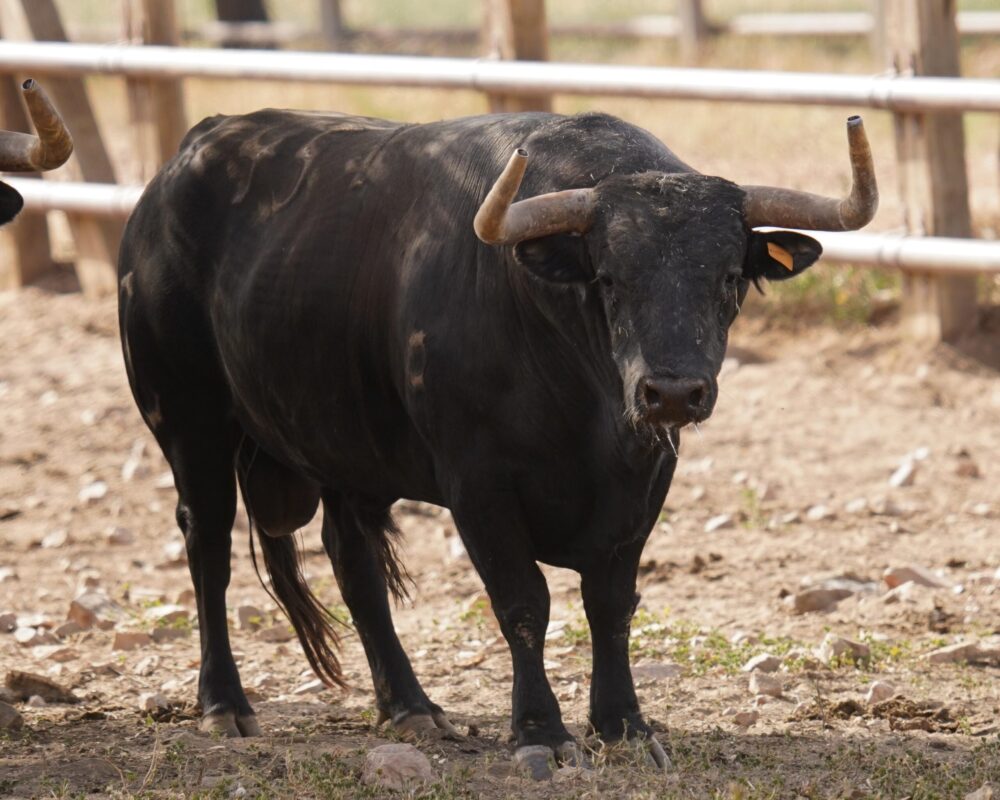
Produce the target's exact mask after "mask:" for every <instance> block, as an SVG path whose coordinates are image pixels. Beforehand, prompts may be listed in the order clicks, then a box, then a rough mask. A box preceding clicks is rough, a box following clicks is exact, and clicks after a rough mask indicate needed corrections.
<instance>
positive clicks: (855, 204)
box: [743, 117, 878, 231]
mask: <svg viewBox="0 0 1000 800" xmlns="http://www.w3.org/2000/svg"><path fill="white" fill-rule="evenodd" d="M847 141H848V144H849V146H850V153H851V172H852V175H853V185H852V186H851V192H850V194H848V195H847V197H844V198H841V199H837V198H833V197H821V196H820V195H816V194H810V193H809V192H799V191H796V190H794V189H779V188H776V187H774V186H744V187H743V190H744V191H745V192H746V195H747V196H746V202H745V204H744V212H745V215H746V220H747V224H748V225H749V226H750V227H751V228H755V227H758V226H760V225H773V226H775V227H783V228H804V229H806V230H813V231H854V230H857V229H858V228H863V227H864V226H865V225H867V224H868V223H869V222H871V221H872V217H874V216H875V211H876V210H877V209H878V184H877V183H876V181H875V165H874V163H873V162H872V151H871V147H869V145H868V137H867V136H866V135H865V126H864V123H863V122H862V121H861V117H848V119H847Z"/></svg>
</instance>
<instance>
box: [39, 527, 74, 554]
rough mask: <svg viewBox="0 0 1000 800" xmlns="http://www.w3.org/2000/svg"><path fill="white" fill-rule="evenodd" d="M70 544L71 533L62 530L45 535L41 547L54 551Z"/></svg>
mask: <svg viewBox="0 0 1000 800" xmlns="http://www.w3.org/2000/svg"><path fill="white" fill-rule="evenodd" d="M69 542H70V538H69V531H66V530H64V529H62V528H60V529H58V530H54V531H49V532H48V533H47V534H45V536H43V537H42V541H41V546H42V547H44V548H46V549H49V550H54V549H56V548H57V547H65V546H66V545H67V544H69Z"/></svg>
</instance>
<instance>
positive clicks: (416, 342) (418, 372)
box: [406, 331, 427, 389]
mask: <svg viewBox="0 0 1000 800" xmlns="http://www.w3.org/2000/svg"><path fill="white" fill-rule="evenodd" d="M426 338H427V334H426V333H424V331H414V332H413V333H411V334H410V338H409V341H408V342H407V348H406V376H407V379H408V380H409V383H410V386H411V387H412V388H414V389H423V388H424V368H425V367H426V366H427V348H426V347H424V340H425V339H426Z"/></svg>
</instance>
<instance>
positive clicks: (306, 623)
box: [248, 514, 347, 687]
mask: <svg viewBox="0 0 1000 800" xmlns="http://www.w3.org/2000/svg"><path fill="white" fill-rule="evenodd" d="M248 516H250V559H251V561H252V562H253V568H254V572H256V573H257V577H258V578H259V579H260V582H261V584H262V585H263V586H264V590H265V591H266V592H267V593H268V594H269V595H270V596H271V599H272V600H274V601H275V602H276V603H277V604H278V605H279V606H280V607H281V610H282V611H284V612H285V614H286V615H287V616H288V619H289V620H291V623H292V627H294V628H295V633H296V634H297V635H298V637H299V642H300V643H301V645H302V649H303V650H304V651H305V654H306V658H307V659H308V661H309V665H310V666H311V667H312V668H313V671H314V672H315V673H316V675H317V676H318V677H319V679H320V680H322V681H323V682H324V683H325V684H327V685H328V686H331V687H333V686H340V687H346V685H347V684H346V683H345V681H344V676H343V672H342V671H341V669H340V660H339V659H338V658H337V653H336V649H337V648H338V647H339V646H340V636H339V635H338V634H337V630H336V628H335V627H334V626H335V625H336V624H343V623H342V622H341V621H340V620H338V619H337V618H336V617H335V616H334V615H333V614H331V613H330V611H329V609H327V608H326V606H324V605H323V604H322V603H321V602H320V601H319V599H318V598H317V597H316V595H314V594H313V593H312V592H311V591H310V589H309V586H308V585H307V584H306V580H305V576H304V575H303V574H302V564H301V561H300V559H299V551H298V548H297V547H296V542H295V536H294V535H293V536H282V537H278V538H274V537H271V536H267V535H264V536H258V537H257V539H258V540H259V542H260V549H261V553H262V554H263V556H264V568H265V569H266V570H267V574H268V576H269V577H270V579H271V587H272V588H273V591H272V590H271V589H270V588H268V586H267V583H266V582H265V581H264V579H263V577H262V576H261V574H260V569H259V568H258V565H257V552H256V550H255V548H254V533H253V532H254V527H255V526H254V521H253V516H252V515H249V514H248Z"/></svg>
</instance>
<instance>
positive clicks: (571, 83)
mask: <svg viewBox="0 0 1000 800" xmlns="http://www.w3.org/2000/svg"><path fill="white" fill-rule="evenodd" d="M17 2H18V0H9V2H8V3H7V4H8V5H10V4H15V5H16V4H17ZM323 2H324V7H323V9H324V13H326V12H327V11H328V9H327V6H328V5H330V4H331V3H332V4H336V0H323ZM483 2H484V4H485V8H486V9H487V10H488V11H489V14H488V15H487V19H488V20H489V24H488V25H487V26H486V27H487V30H486V31H485V32H484V35H483V41H484V50H485V51H486V52H487V53H489V54H491V55H493V56H494V57H492V58H480V59H470V58H431V57H415V56H390V55H355V54H345V53H324V52H287V51H283V52H276V51H273V50H242V49H237V50H232V49H225V50H222V49H200V48H184V47H176V46H163V45H162V43H171V42H176V41H177V40H178V37H177V35H176V30H175V28H176V22H174V21H173V15H172V14H165V13H163V8H162V4H164V3H166V4H168V5H170V4H171V0H129V5H128V7H129V8H130V9H131V11H130V14H131V23H132V24H131V26H130V28H129V30H128V31H127V33H128V36H129V39H130V40H131V41H136V40H138V41H141V42H145V44H125V45H86V44H70V43H67V42H65V41H45V42H37V41H11V40H10V38H11V37H10V34H9V32H8V30H7V28H8V25H7V22H6V18H5V19H4V23H3V24H4V35H5V37H6V40H5V41H2V42H0V73H4V72H6V73H23V72H30V73H32V74H34V75H43V76H45V75H48V76H53V77H52V79H53V80H66V79H70V78H74V79H79V78H81V77H82V76H86V75H91V74H110V75H116V76H120V77H123V78H124V79H125V80H126V81H127V82H128V85H129V86H130V87H131V88H130V93H129V102H130V109H131V110H132V112H133V114H134V116H136V117H137V118H140V119H142V120H143V121H144V123H145V124H146V125H147V127H148V128H149V130H151V131H155V130H156V129H159V130H160V131H161V133H160V139H161V141H160V145H163V144H164V141H165V140H167V139H170V138H174V139H175V138H176V131H175V130H174V129H176V128H177V125H176V124H173V125H168V124H163V123H164V122H165V121H166V120H165V118H166V117H168V116H173V117H174V118H175V119H176V118H177V117H178V113H179V111H180V110H182V107H183V98H182V94H181V83H180V81H181V79H183V78H214V79H234V80H270V81H304V82H321V83H335V84H344V85H356V86H386V87H389V86H393V87H401V86H405V87H425V88H435V89H452V90H459V89H461V90H471V91H477V92H482V93H484V94H486V95H487V97H488V98H490V102H491V104H493V105H494V106H495V107H497V108H518V109H522V108H545V107H548V104H549V103H550V97H551V96H552V95H555V94H573V95H594V96H618V97H641V98H662V99H675V100H676V99H692V100H693V99H697V100H711V101H727V102H747V103H764V102H766V103H793V104H814V105H829V106H849V107H851V108H852V109H859V108H875V109H884V110H888V111H890V112H892V114H893V116H894V118H895V121H896V125H895V126H894V127H895V132H896V158H897V162H898V166H899V173H900V175H901V192H902V196H903V201H904V210H905V218H906V227H907V231H908V233H909V234H911V235H909V236H898V235H891V234H890V235H886V234H867V233H865V234H860V233H853V234H819V235H818V236H817V238H819V239H820V240H821V241H822V242H823V243H824V246H825V249H826V252H827V257H828V258H831V259H837V260H845V261H851V262H855V263H862V264H871V265H881V266H893V267H897V268H899V269H900V270H902V271H903V275H904V277H903V305H904V320H905V321H907V324H908V327H909V328H910V329H911V330H912V332H913V333H915V334H916V335H918V336H921V337H926V338H948V337H949V336H951V335H953V334H954V333H956V332H957V330H958V328H959V327H960V326H962V325H964V324H966V323H967V322H968V320H969V319H970V318H974V316H975V303H976V286H975V278H974V277H969V275H970V274H972V273H983V272H990V273H996V272H997V271H998V262H1000V243H991V242H975V241H970V240H969V239H967V238H959V237H968V236H971V224H970V212H969V208H968V201H967V196H968V190H967V180H966V175H965V164H964V155H963V154H964V137H963V134H962V123H961V117H960V112H963V111H986V112H1000V80H994V79H974V80H973V79H961V78H959V77H958V28H957V25H958V24H961V25H963V26H965V27H966V28H967V29H970V30H971V29H975V30H977V32H988V31H991V30H993V28H992V27H991V26H993V25H994V23H998V22H1000V14H994V13H968V14H962V15H958V16H957V17H956V14H955V10H954V4H953V3H952V2H950V0H873V6H874V9H873V11H874V13H873V14H870V15H863V14H862V15H853V16H851V15H844V14H839V15H838V14H794V15H777V16H775V15H769V16H770V17H771V20H770V21H771V22H772V23H775V24H773V25H772V26H771V27H770V28H768V27H767V26H766V25H765V26H763V27H761V28H758V29H757V30H758V31H759V32H761V33H764V32H765V31H766V32H767V33H770V34H776V35H784V34H789V35H791V34H792V33H793V32H795V33H796V35H797V34H800V33H806V32H810V29H809V25H810V24H813V23H816V24H817V26H818V27H820V26H822V25H825V27H823V29H822V31H820V30H816V31H815V32H816V33H820V32H822V34H823V35H827V34H830V33H846V32H848V30H849V29H850V30H852V31H854V32H857V33H862V32H869V33H873V34H874V39H873V41H875V40H877V41H878V45H877V47H878V48H879V52H881V53H882V55H883V58H884V61H885V63H886V67H887V70H886V72H884V73H882V74H876V75H835V74H823V73H800V72H774V71H742V70H720V69H692V68H668V67H631V66H617V65H616V66H610V65H595V64H570V63H552V62H545V61H527V60H524V59H525V58H536V59H541V58H545V57H546V53H547V38H548V32H549V31H548V26H547V24H546V17H545V8H544V0H483ZM677 2H678V15H677V17H676V18H675V19H674V20H673V23H672V24H673V30H674V33H676V34H677V35H679V36H681V45H682V51H683V52H684V53H685V55H686V57H687V58H688V59H689V60H690V59H692V58H693V57H694V55H695V54H696V51H697V46H698V42H699V41H701V40H704V39H706V38H707V37H709V36H711V35H714V34H716V33H718V32H719V31H720V26H718V25H713V24H712V23H711V22H709V21H708V20H706V18H705V15H704V12H703V9H702V3H701V0H677ZM20 3H21V6H22V7H23V8H24V13H25V14H26V15H28V17H29V18H30V17H31V16H33V15H34V16H37V15H38V14H39V13H42V12H41V11H40V9H43V10H44V14H45V15H47V16H48V17H51V18H57V16H58V12H57V11H56V10H55V8H56V7H55V4H54V0H20ZM753 16H754V15H749V16H743V17H737V18H734V22H733V23H731V24H730V25H729V28H730V29H732V28H733V25H734V24H735V27H736V28H737V29H739V28H740V24H736V23H735V20H739V19H741V18H742V19H744V21H745V20H746V19H751V18H753ZM779 17H780V18H781V19H780V20H779ZM793 17H794V18H795V19H792V18H793ZM862 17H866V20H862V19H861V18H862ZM338 19H339V23H338V24H339V30H340V35H347V33H348V32H349V30H350V27H349V25H346V24H345V23H344V21H343V20H342V19H340V17H339V14H338ZM656 19H657V20H660V22H657V23H655V24H660V23H661V22H662V19H661V18H656ZM781 20H784V22H782V23H781V24H777V23H778V22H781ZM817 20H822V23H817ZM678 21H680V22H678ZM834 21H836V22H837V24H836V25H834V24H832V23H833V22H834ZM633 23H635V20H632V21H629V22H628V23H626V24H627V25H632V24H633ZM681 23H683V24H681ZM650 24H653V23H652V22H651V23H650ZM783 26H784V27H783ZM852 26H853V27H852ZM997 28H998V29H1000V25H998V26H997ZM862 29H863V30H862ZM665 30H666V28H665V27H664V28H661V32H663V31H665ZM742 31H743V33H746V34H750V33H753V32H754V28H753V25H749V24H747V25H744V26H743V29H742ZM137 32H138V33H137ZM14 38H21V39H32V38H36V37H33V36H32V35H31V32H30V31H29V33H28V35H26V36H20V37H14ZM45 38H46V39H64V38H65V35H64V34H62V35H59V36H46V37H45ZM505 59H511V60H505ZM159 86H166V87H173V88H171V90H170V91H169V92H167V93H166V94H164V93H162V92H158V89H157V87H159ZM153 95H156V96H160V97H167V98H169V102H162V101H161V102H159V103H154V104H152V106H151V104H150V97H152V96H153ZM57 101H58V98H57ZM151 108H158V109H159V112H157V111H152V112H151V110H150V109H151ZM157 113H160V114H161V115H162V116H163V117H164V119H159V120H158V119H156V118H155V117H156V114H157ZM67 121H68V122H69V124H70V127H71V128H72V129H73V130H74V132H76V130H77V126H76V125H75V123H76V120H74V119H69V118H68V120H67ZM91 127H92V126H91ZM168 129H169V130H168ZM170 131H174V132H173V133H170ZM93 135H98V134H96V133H95V134H88V136H90V137H91V138H92V136H93ZM150 135H152V134H150ZM147 138H148V137H147ZM89 144H90V143H89V141H85V142H84V143H83V146H82V147H81V148H78V152H80V151H86V150H87V149H88V145H89ZM172 147H173V144H172V143H169V142H168V144H167V146H166V147H161V148H160V150H161V155H160V156H159V158H158V160H157V162H156V163H152V164H147V165H146V167H148V168H146V169H144V170H143V173H144V175H143V177H144V178H145V177H148V175H149V174H152V170H155V168H156V167H157V166H158V163H160V162H162V152H169V151H170V150H171V149H172ZM89 149H92V148H89ZM146 149H147V150H149V149H151V148H150V147H147V148H146ZM152 149H155V148H152ZM147 160H148V159H147ZM16 185H18V186H19V187H20V188H23V193H24V195H25V198H26V206H27V208H28V209H29V210H39V211H41V210H50V209H61V210H63V211H66V212H67V213H68V215H69V216H70V219H71V221H74V220H75V221H76V222H77V224H78V225H79V224H80V223H81V221H83V220H86V218H87V217H88V216H90V217H98V218H102V219H106V220H108V221H112V220H113V219H114V218H116V217H118V218H120V217H121V216H123V215H124V214H126V213H127V211H128V209H129V208H131V206H132V205H133V204H134V202H135V200H136V199H137V198H138V196H139V193H140V192H141V187H140V186H121V187H114V186H113V185H110V184H94V183H83V184H65V183H58V182H55V181H52V182H48V183H45V182H42V181H32V180H30V179H24V178H20V179H17V181H16ZM883 188H885V187H883ZM958 200H961V201H962V202H957V201H958ZM74 236H76V232H75V230H74ZM79 245H80V243H79V242H78V246H79ZM90 260H91V261H93V260H94V259H90ZM106 260H108V261H110V259H106ZM112 266H113V265H112V264H110V263H108V264H107V267H108V268H109V269H111V267H112ZM36 272H37V271H36ZM78 272H79V269H78ZM107 272H108V271H107V270H105V273H107ZM91 273H92V274H94V275H96V273H95V272H94V270H93V269H91ZM109 274H113V273H109ZM956 276H957V277H956ZM81 284H82V285H83V288H84V290H85V291H90V288H91V286H93V287H96V290H95V293H99V292H102V291H107V290H109V289H113V281H109V280H108V279H107V278H106V277H100V278H99V279H94V280H91V279H90V278H88V279H87V280H84V276H83V275H81Z"/></svg>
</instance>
